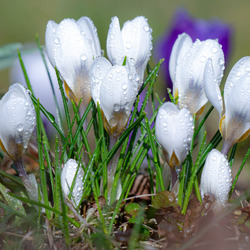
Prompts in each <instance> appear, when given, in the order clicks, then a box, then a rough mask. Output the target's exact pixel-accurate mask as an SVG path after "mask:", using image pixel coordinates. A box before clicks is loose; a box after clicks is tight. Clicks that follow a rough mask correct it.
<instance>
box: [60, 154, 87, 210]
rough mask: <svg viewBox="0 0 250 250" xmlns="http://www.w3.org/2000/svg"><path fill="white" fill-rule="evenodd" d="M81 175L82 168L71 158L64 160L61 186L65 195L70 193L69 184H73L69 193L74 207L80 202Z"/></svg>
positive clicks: (81, 189) (81, 190)
mask: <svg viewBox="0 0 250 250" xmlns="http://www.w3.org/2000/svg"><path fill="white" fill-rule="evenodd" d="M83 176H84V172H83V169H82V168H81V166H80V165H79V164H78V163H77V162H76V161H75V160H73V159H69V160H68V161H67V162H66V164H65V165H64V168H63V170H62V173H61V186H62V190H63V192H64V194H65V195H66V196H68V195H69V194H70V190H71V186H72V185H73V184H74V187H73V189H72V193H71V201H72V202H73V204H74V206H76V207H77V206H78V205H79V204H80V201H81V198H82V195H83V183H82V180H83Z"/></svg>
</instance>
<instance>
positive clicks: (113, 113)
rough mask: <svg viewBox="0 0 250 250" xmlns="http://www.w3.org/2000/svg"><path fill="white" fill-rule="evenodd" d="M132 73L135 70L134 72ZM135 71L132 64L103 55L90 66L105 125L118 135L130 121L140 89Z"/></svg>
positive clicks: (94, 96)
mask: <svg viewBox="0 0 250 250" xmlns="http://www.w3.org/2000/svg"><path fill="white" fill-rule="evenodd" d="M132 72H133V73H132ZM136 75H137V74H136V73H135V71H133V70H132V68H131V67H130V66H129V62H127V64H126V65H125V66H121V65H115V66H112V65H111V63H110V62H109V61H108V60H107V59H105V58H104V57H99V58H97V59H96V60H95V61H94V63H93V65H92V68H91V93H92V97H93V100H94V101H95V104H96V105H97V103H99V104H100V108H101V110H102V112H103V114H104V127H105V129H106V130H107V132H108V133H109V135H111V136H113V137H117V136H118V135H119V134H120V133H121V132H122V130H123V128H124V127H125V125H126V124H127V121H128V118H129V115H130V112H131V109H132V106H133V103H134V100H135V97H136V95H137V89H138V79H136Z"/></svg>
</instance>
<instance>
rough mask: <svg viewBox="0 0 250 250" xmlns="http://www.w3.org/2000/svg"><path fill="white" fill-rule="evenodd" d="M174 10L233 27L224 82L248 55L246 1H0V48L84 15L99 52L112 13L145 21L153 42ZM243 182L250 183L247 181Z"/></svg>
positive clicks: (4, 74)
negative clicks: (51, 24)
mask: <svg viewBox="0 0 250 250" xmlns="http://www.w3.org/2000/svg"><path fill="white" fill-rule="evenodd" d="M179 7H184V8H186V9H187V10H188V12H189V13H190V14H191V15H192V16H194V17H197V18H203V19H210V18H219V19H221V20H223V21H224V22H227V23H229V24H231V26H232V27H233V29H234V34H233V46H232V53H231V58H230V62H229V64H228V65H227V66H228V67H227V71H226V74H225V77H224V79H223V83H224V82H225V79H226V76H227V74H228V71H229V69H231V67H232V66H233V64H235V63H236V61H237V60H238V59H240V58H241V57H243V56H246V55H250V29H249V23H250V1H249V0H240V1H236V0H209V1H208V0H42V1H38V0H1V1H0V20H1V25H0V46H1V45H4V44H8V43H14V42H21V43H27V42H35V34H38V35H39V37H40V40H41V43H42V44H44V33H45V29H46V24H47V22H48V20H50V19H53V20H54V21H56V22H60V21H61V20H62V19H64V18H68V17H70V18H74V19H78V18H80V17H81V16H89V17H90V18H91V19H92V20H93V21H94V23H95V25H96V27H97V30H98V35H99V38H100V41H101V46H102V49H105V48H106V36H107V32H108V28H109V24H110V20H111V17H113V16H115V15H116V16H118V17H119V19H120V22H121V25H122V24H123V22H125V21H126V20H129V19H133V18H134V17H136V16H138V15H143V16H145V17H147V18H148V22H149V24H150V26H151V27H152V29H153V38H154V42H155V41H156V40H157V38H159V37H160V36H161V35H162V33H163V32H164V31H165V30H166V29H167V28H168V27H169V24H170V21H171V19H172V17H173V15H174V12H175V10H176V9H177V8H179ZM8 74H9V73H8V69H5V70H2V71H0V93H4V92H6V91H7V89H8V86H9V85H10V84H11V83H10V82H9V77H8ZM215 119H216V122H214V121H215ZM210 121H211V124H212V125H214V127H213V126H212V125H211V130H212V131H214V130H217V129H218V122H217V121H218V116H216V114H215V115H214V117H212V118H211V119H210ZM249 145H250V140H249V139H248V140H247V141H245V142H244V143H243V144H241V149H242V150H240V154H245V152H246V150H247V148H248V147H249ZM240 158H241V157H240ZM241 159H242V158H241ZM248 166H250V164H248ZM244 177H247V178H248V179H247V180H250V176H249V175H248V176H245V175H244V176H242V177H241V178H244ZM248 183H249V185H250V181H248Z"/></svg>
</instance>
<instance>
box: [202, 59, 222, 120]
mask: <svg viewBox="0 0 250 250" xmlns="http://www.w3.org/2000/svg"><path fill="white" fill-rule="evenodd" d="M204 90H205V94H206V96H207V98H208V100H209V101H210V102H211V104H212V105H213V106H214V107H215V109H216V110H217V111H218V113H219V116H220V117H221V113H222V109H223V103H222V97H221V93H220V88H219V83H218V80H217V79H216V76H215V73H214V68H213V62H212V59H211V58H209V59H208V61H207V63H206V67H205V71H204Z"/></svg>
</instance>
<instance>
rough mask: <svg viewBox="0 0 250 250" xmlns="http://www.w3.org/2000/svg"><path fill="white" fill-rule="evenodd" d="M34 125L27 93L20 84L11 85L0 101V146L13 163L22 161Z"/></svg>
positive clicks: (32, 110) (31, 105)
mask: <svg viewBox="0 0 250 250" xmlns="http://www.w3.org/2000/svg"><path fill="white" fill-rule="evenodd" d="M35 124H36V115H35V110H34V106H33V103H32V101H31V99H30V96H29V94H28V91H27V90H26V89H25V88H24V87H23V86H22V85H21V84H18V83H15V84H13V85H12V86H10V88H9V91H8V92H7V93H6V94H5V95H4V96H3V98H2V99H1V101H0V144H1V146H2V148H3V149H4V150H5V151H6V152H7V154H8V155H9V156H10V157H11V158H12V159H13V161H14V162H15V163H17V162H19V163H20V162H21V161H22V154H23V153H24V151H25V150H26V149H27V147H28V143H29V139H30V137H31V134H32V132H33V130H34V127H35ZM17 168H18V166H17ZM19 170H20V169H19ZM19 174H21V175H22V174H23V173H19Z"/></svg>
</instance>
